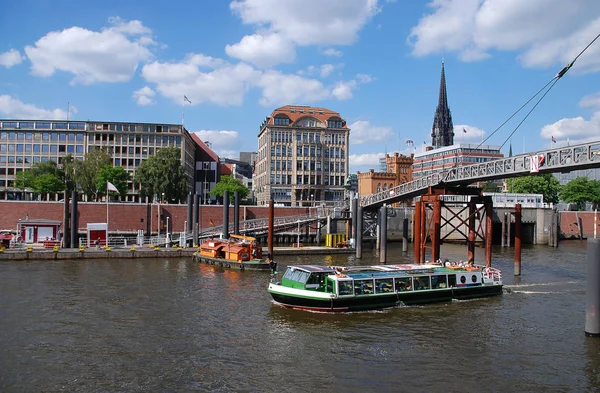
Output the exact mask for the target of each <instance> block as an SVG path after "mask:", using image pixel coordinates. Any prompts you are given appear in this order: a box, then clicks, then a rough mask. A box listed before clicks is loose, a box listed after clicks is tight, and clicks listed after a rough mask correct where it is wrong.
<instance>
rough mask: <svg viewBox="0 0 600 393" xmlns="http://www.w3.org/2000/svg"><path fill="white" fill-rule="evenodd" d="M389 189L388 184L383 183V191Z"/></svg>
mask: <svg viewBox="0 0 600 393" xmlns="http://www.w3.org/2000/svg"><path fill="white" fill-rule="evenodd" d="M385 190H387V184H385V183H383V191H385Z"/></svg>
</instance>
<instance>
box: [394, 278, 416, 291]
mask: <svg viewBox="0 0 600 393" xmlns="http://www.w3.org/2000/svg"><path fill="white" fill-rule="evenodd" d="M394 281H395V284H396V292H404V291H412V277H402V278H396V279H394Z"/></svg>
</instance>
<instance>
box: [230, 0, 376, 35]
mask: <svg viewBox="0 0 600 393" xmlns="http://www.w3.org/2000/svg"><path fill="white" fill-rule="evenodd" d="M230 8H231V9H232V10H233V11H234V12H235V13H236V14H238V15H239V17H240V18H241V19H242V21H243V22H244V23H248V24H253V25H257V26H267V27H268V28H269V30H270V31H272V32H274V33H278V34H282V35H283V36H284V37H286V38H287V39H290V40H292V41H294V42H296V43H297V44H298V45H314V44H317V45H327V44H332V45H348V44H352V43H354V41H355V40H356V38H357V34H358V31H359V30H360V29H362V27H363V26H364V25H365V24H366V23H367V22H368V21H369V20H370V19H371V17H372V16H373V15H375V14H376V13H377V12H379V9H378V8H377V0H329V1H321V0H287V1H281V0H237V1H232V2H231V4H230Z"/></svg>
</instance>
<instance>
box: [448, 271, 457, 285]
mask: <svg viewBox="0 0 600 393" xmlns="http://www.w3.org/2000/svg"><path fill="white" fill-rule="evenodd" d="M455 286H456V274H449V275H448V287H450V288H452V287H455Z"/></svg>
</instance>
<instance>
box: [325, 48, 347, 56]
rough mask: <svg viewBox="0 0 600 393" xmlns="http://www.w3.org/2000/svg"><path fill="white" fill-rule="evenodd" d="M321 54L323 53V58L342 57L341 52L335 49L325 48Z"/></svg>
mask: <svg viewBox="0 0 600 393" xmlns="http://www.w3.org/2000/svg"><path fill="white" fill-rule="evenodd" d="M321 53H323V54H324V55H325V56H334V57H341V56H342V52H341V51H339V50H337V49H333V48H327V49H324V50H323V51H322V52H321Z"/></svg>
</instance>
